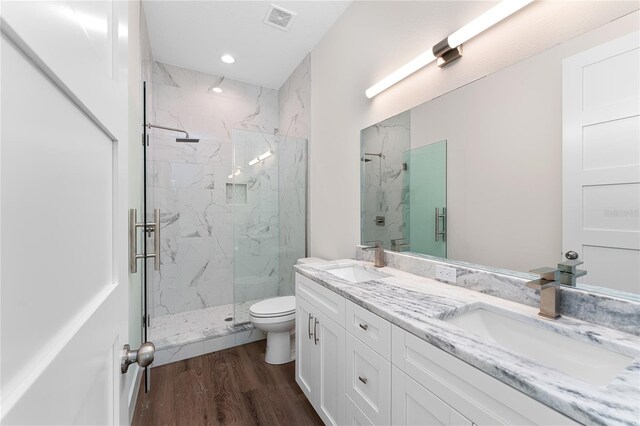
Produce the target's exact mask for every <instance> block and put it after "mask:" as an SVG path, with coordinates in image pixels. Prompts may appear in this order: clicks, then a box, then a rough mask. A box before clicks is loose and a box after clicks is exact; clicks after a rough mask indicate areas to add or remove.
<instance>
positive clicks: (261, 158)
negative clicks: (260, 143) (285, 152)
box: [258, 149, 273, 161]
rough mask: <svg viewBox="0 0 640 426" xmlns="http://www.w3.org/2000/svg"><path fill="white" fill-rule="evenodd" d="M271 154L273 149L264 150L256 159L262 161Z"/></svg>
mask: <svg viewBox="0 0 640 426" xmlns="http://www.w3.org/2000/svg"><path fill="white" fill-rule="evenodd" d="M272 155H273V150H271V149H270V150H269V151H267V152H265V153H264V154H262V155H260V156H258V160H260V161H262V160H264V159H265V158H269V157H271V156H272Z"/></svg>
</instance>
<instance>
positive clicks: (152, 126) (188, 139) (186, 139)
mask: <svg viewBox="0 0 640 426" xmlns="http://www.w3.org/2000/svg"><path fill="white" fill-rule="evenodd" d="M147 127H148V128H150V129H162V130H170V131H172V132H179V133H184V134H185V137H184V138H176V142H183V143H198V142H200V139H197V138H191V137H189V133H188V132H187V131H186V130H182V129H175V128H173V127H166V126H160V125H158V124H151V123H148V124H147Z"/></svg>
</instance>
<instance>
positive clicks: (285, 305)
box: [249, 296, 296, 318]
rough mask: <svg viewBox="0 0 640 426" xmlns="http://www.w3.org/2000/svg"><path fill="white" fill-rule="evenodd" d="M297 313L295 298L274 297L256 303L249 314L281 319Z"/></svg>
mask: <svg viewBox="0 0 640 426" xmlns="http://www.w3.org/2000/svg"><path fill="white" fill-rule="evenodd" d="M295 311H296V298H295V296H284V297H274V298H272V299H266V300H261V301H260V302H258V303H254V304H253V305H251V307H250V308H249V312H250V313H251V315H253V316H254V317H262V318H267V317H280V316H284V315H289V314H292V313H294V312H295Z"/></svg>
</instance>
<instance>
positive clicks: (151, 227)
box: [129, 209, 160, 274]
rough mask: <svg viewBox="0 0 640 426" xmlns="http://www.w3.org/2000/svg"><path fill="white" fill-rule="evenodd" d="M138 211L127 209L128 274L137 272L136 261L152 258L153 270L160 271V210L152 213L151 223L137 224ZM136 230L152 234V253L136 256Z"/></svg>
mask: <svg viewBox="0 0 640 426" xmlns="http://www.w3.org/2000/svg"><path fill="white" fill-rule="evenodd" d="M137 216H138V210H136V209H129V272H131V273H132V274H135V273H136V272H138V259H144V258H150V257H153V269H155V270H156V271H159V270H160V209H155V210H154V211H153V222H138V219H137ZM138 228H143V231H142V233H143V236H144V234H145V232H153V233H154V241H153V253H142V254H138V253H137V250H138Z"/></svg>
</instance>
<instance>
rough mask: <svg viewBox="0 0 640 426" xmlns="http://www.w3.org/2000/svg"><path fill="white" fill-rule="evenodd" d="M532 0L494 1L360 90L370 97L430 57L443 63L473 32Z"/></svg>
mask: <svg viewBox="0 0 640 426" xmlns="http://www.w3.org/2000/svg"><path fill="white" fill-rule="evenodd" d="M531 2H533V0H503V1H501V2H500V3H498V4H496V5H495V6H493V7H492V8H490V9H489V10H487V11H486V12H484V13H483V14H482V15H480V16H478V17H477V18H475V19H474V20H473V21H471V22H469V23H468V24H467V25H465V26H463V27H462V28H460V29H458V30H457V31H455V32H454V33H451V34H450V35H449V36H448V37H446V38H445V39H444V40H442V41H440V42H439V43H438V44H436V45H435V46H433V47H432V48H431V49H429V50H427V51H425V52H422V53H421V54H420V55H418V56H416V57H415V58H413V59H412V60H411V61H409V62H407V63H406V64H404V65H403V66H401V67H400V68H398V69H397V70H395V71H394V72H392V73H391V74H389V75H388V76H386V77H385V78H383V79H382V80H380V81H378V82H377V83H376V84H374V85H373V86H371V87H369V88H368V89H367V90H366V91H365V92H364V93H365V95H366V96H367V98H369V99H371V98H373V97H374V96H376V95H377V94H379V93H380V92H382V91H384V90H387V89H388V88H389V87H391V86H393V85H394V84H396V83H398V82H399V81H401V80H403V79H405V78H407V77H408V76H410V75H411V74H413V73H415V72H416V71H418V70H419V69H421V68H424V67H426V66H427V65H429V64H430V63H431V62H433V61H434V60H437V62H438V66H440V67H442V66H444V65H447V64H449V63H451V62H453V61H455V60H456V59H458V58H460V56H462V51H461V49H460V47H461V46H462V44H463V43H465V42H466V41H468V40H470V39H472V38H473V37H475V36H477V35H478V34H480V33H481V32H483V31H485V30H486V29H487V28H491V27H492V26H494V25H495V24H497V23H498V22H500V21H502V20H503V19H505V18H507V17H509V16H511V15H513V14H514V13H516V12H517V11H518V10H520V9H522V8H523V7H525V6H527V5H528V4H529V3H531Z"/></svg>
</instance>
